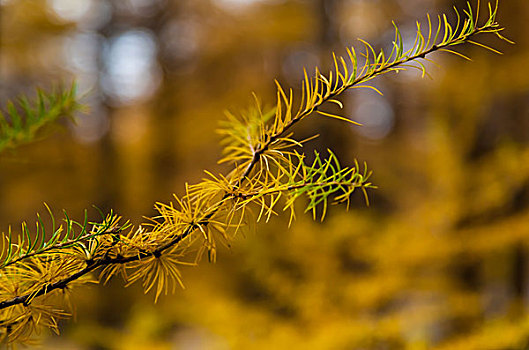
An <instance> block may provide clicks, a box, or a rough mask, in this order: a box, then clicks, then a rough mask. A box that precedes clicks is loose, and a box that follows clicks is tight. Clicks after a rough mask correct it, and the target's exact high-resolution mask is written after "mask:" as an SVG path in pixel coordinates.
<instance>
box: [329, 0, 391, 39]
mask: <svg viewBox="0 0 529 350" xmlns="http://www.w3.org/2000/svg"><path fill="white" fill-rule="evenodd" d="M377 3H378V1H372V0H369V1H365V0H357V1H354V3H347V4H345V5H344V6H343V7H342V11H341V13H340V16H341V18H343V20H342V21H340V22H339V23H341V26H340V29H339V31H340V35H339V36H340V40H341V41H342V42H344V43H345V44H346V45H350V44H351V41H352V40H354V39H356V38H362V39H364V40H366V39H367V40H370V38H372V37H374V36H377V35H378V32H379V21H380V17H381V13H380V11H378V10H377V6H380V5H378V4H377Z"/></svg>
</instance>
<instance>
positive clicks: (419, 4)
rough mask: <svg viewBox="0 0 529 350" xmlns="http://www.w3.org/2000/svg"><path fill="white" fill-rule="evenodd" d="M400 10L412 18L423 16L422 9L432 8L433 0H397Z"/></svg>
mask: <svg viewBox="0 0 529 350" xmlns="http://www.w3.org/2000/svg"><path fill="white" fill-rule="evenodd" d="M398 3H399V4H400V7H401V8H402V11H403V12H405V13H406V14H407V15H410V16H411V17H412V18H420V17H421V16H424V9H425V8H428V9H431V8H434V4H433V0H399V1H398Z"/></svg>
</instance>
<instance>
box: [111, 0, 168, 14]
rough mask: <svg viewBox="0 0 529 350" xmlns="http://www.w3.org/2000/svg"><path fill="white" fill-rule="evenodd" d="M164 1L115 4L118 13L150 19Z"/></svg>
mask: <svg viewBox="0 0 529 350" xmlns="http://www.w3.org/2000/svg"><path fill="white" fill-rule="evenodd" d="M164 2H165V1H164V0H120V1H117V2H115V4H116V6H117V7H118V9H119V11H121V12H128V14H130V15H132V16H140V17H151V16H153V15H154V14H156V12H157V11H158V10H159V9H160V8H162V7H163V5H164Z"/></svg>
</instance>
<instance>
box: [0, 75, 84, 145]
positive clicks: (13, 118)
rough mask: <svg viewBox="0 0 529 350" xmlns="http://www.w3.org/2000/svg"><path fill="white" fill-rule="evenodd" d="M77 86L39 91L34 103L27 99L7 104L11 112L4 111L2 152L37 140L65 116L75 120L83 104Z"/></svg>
mask: <svg viewBox="0 0 529 350" xmlns="http://www.w3.org/2000/svg"><path fill="white" fill-rule="evenodd" d="M76 90H77V89H76V87H75V85H72V87H71V88H70V89H67V90H64V91H63V89H58V90H57V91H52V92H49V93H47V92H44V91H42V90H37V99H36V100H35V101H34V102H30V101H29V100H28V98H27V97H26V96H21V97H19V98H18V101H17V103H13V102H11V101H9V102H7V104H6V108H7V113H6V114H5V115H4V114H3V113H2V112H1V111H0V152H2V151H4V150H5V149H9V148H14V147H17V146H19V145H21V144H24V143H28V142H31V141H34V140H35V138H36V137H37V135H38V132H40V131H41V130H42V129H43V128H44V127H46V126H49V125H50V124H52V123H53V122H55V121H57V120H58V119H59V118H61V117H67V118H70V119H72V118H73V115H74V113H75V112H77V111H78V110H79V109H80V108H81V105H80V104H79V103H78V102H77V98H76Z"/></svg>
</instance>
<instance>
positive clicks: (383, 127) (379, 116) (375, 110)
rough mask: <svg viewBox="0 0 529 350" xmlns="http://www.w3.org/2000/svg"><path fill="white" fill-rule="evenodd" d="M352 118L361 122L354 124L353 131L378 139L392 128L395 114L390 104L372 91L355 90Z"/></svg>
mask: <svg viewBox="0 0 529 350" xmlns="http://www.w3.org/2000/svg"><path fill="white" fill-rule="evenodd" d="M352 106H353V111H352V114H353V120H355V121H357V122H359V123H361V124H362V126H355V127H354V129H353V130H354V131H355V132H357V133H359V134H360V135H362V136H364V137H366V138H368V139H371V140H380V139H382V138H384V137H386V136H387V135H388V134H389V132H390V131H391V130H392V129H393V125H394V123H395V115H394V112H393V109H392V108H391V105H390V104H389V103H388V101H387V100H386V99H385V98H384V97H383V96H380V95H379V94H377V93H376V92H374V91H367V90H366V91H355V95H354V101H353V103H352Z"/></svg>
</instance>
